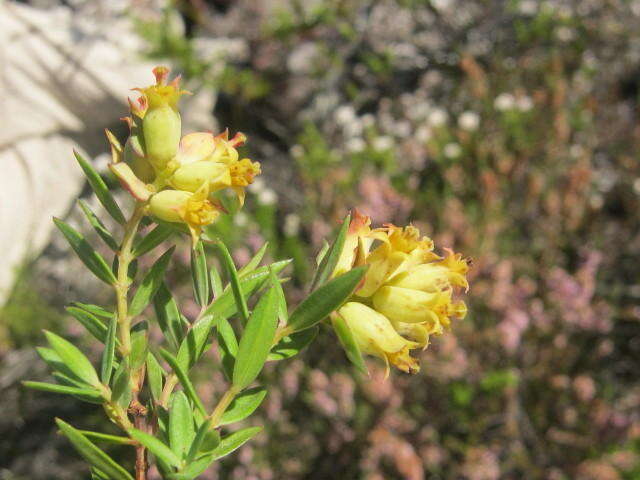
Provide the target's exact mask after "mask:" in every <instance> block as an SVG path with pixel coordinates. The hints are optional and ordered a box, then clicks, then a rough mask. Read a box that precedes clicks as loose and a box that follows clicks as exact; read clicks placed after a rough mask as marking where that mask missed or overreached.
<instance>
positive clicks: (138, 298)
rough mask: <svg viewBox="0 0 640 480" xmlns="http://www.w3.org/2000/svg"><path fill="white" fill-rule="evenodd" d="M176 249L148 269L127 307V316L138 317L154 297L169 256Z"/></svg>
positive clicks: (160, 283) (162, 256) (168, 251)
mask: <svg viewBox="0 0 640 480" xmlns="http://www.w3.org/2000/svg"><path fill="white" fill-rule="evenodd" d="M175 249H176V247H175V246H173V247H171V248H170V249H169V250H167V251H166V252H164V253H163V254H162V255H161V256H160V258H158V260H156V262H155V263H154V264H153V266H152V267H151V268H150V269H149V272H148V273H147V274H146V275H145V277H144V279H143V280H142V283H141V284H140V286H139V287H138V289H137V290H136V293H135V295H134V296H133V300H131V306H130V307H129V314H130V315H131V316H132V317H135V316H137V315H140V314H141V313H142V311H143V310H144V309H145V307H146V306H147V305H149V302H150V301H151V299H152V298H153V297H154V295H155V294H156V292H157V291H158V289H159V288H160V286H161V285H162V283H163V279H164V272H165V271H166V270H167V267H168V266H169V261H170V260H171V256H172V255H173V252H174V251H175Z"/></svg>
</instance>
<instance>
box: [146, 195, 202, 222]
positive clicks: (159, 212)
mask: <svg viewBox="0 0 640 480" xmlns="http://www.w3.org/2000/svg"><path fill="white" fill-rule="evenodd" d="M192 195H193V194H192V193H190V192H182V191H180V190H163V191H162V192H159V193H156V194H155V195H154V196H153V197H151V201H150V202H149V213H151V214H152V215H153V216H155V217H158V218H159V219H160V220H164V221H165V222H173V223H180V222H182V215H181V214H180V211H181V209H183V208H184V206H185V205H186V204H187V202H188V201H189V199H190V198H191V196H192Z"/></svg>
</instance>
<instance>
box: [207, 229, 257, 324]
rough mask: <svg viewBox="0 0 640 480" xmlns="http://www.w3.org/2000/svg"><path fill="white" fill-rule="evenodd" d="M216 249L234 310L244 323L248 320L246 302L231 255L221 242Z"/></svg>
mask: <svg viewBox="0 0 640 480" xmlns="http://www.w3.org/2000/svg"><path fill="white" fill-rule="evenodd" d="M215 245H216V247H217V248H218V251H219V252H220V257H221V262H222V264H223V265H224V268H225V271H226V273H227V277H228V278H229V284H230V285H231V291H232V292H233V298H234V299H235V302H236V309H237V311H238V312H239V313H240V316H241V317H242V319H243V321H244V322H245V323H246V322H247V320H248V319H249V309H248V308H247V301H246V299H245V297H244V295H243V291H242V286H241V284H240V279H239V277H238V272H237V270H236V266H235V264H234V263H233V259H232V258H231V254H230V253H229V250H228V249H227V247H226V245H225V244H224V243H222V242H221V241H218V242H216V244H215Z"/></svg>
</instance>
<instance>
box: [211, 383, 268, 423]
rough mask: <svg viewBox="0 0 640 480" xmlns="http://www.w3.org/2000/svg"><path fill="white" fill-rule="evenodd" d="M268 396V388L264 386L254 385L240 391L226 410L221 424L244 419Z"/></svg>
mask: <svg viewBox="0 0 640 480" xmlns="http://www.w3.org/2000/svg"><path fill="white" fill-rule="evenodd" d="M266 396H267V390H266V389H265V388H264V387H254V388H250V389H248V390H245V391H244V392H242V393H240V394H239V395H237V396H236V397H235V398H234V399H233V402H231V404H230V405H229V407H228V408H227V409H226V410H225V412H224V414H223V415H222V419H221V420H220V425H228V424H230V423H235V422H239V421H240V420H244V419H245V418H247V417H248V416H249V415H251V414H252V413H253V412H255V410H256V408H258V407H259V406H260V404H261V403H262V401H263V400H264V397H266Z"/></svg>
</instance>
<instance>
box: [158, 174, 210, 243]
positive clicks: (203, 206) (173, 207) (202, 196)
mask: <svg viewBox="0 0 640 480" xmlns="http://www.w3.org/2000/svg"><path fill="white" fill-rule="evenodd" d="M208 196H209V189H208V186H207V184H204V185H202V187H200V188H199V189H198V190H197V191H196V192H195V193H191V192H184V191H181V190H163V191H161V192H159V193H156V194H155V195H154V196H153V197H151V201H150V202H149V213H151V214H152V215H154V216H156V217H158V218H159V219H160V220H164V221H165V222H174V223H184V224H186V225H187V227H188V228H189V231H190V232H191V239H192V241H193V246H194V247H195V245H196V244H197V243H198V239H199V238H200V233H201V232H202V227H204V226H206V225H210V224H212V223H213V222H214V221H215V220H216V219H217V218H218V216H219V215H220V212H221V210H222V209H221V207H220V206H218V205H215V204H214V203H213V202H211V201H210V200H208V198H207V197H208Z"/></svg>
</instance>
